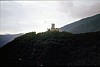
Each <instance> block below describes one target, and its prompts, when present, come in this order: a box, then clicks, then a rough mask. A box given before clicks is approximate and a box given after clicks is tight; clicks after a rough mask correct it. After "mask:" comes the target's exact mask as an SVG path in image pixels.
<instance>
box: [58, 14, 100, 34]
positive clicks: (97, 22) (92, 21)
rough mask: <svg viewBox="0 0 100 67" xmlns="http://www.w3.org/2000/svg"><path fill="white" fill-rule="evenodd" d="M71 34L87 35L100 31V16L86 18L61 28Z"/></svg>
mask: <svg viewBox="0 0 100 67" xmlns="http://www.w3.org/2000/svg"><path fill="white" fill-rule="evenodd" d="M60 30H61V31H68V32H71V33H86V32H96V31H100V14H97V15H95V16H92V17H88V18H84V19H81V20H79V21H76V22H74V23H71V24H68V25H65V26H63V27H61V28H60Z"/></svg>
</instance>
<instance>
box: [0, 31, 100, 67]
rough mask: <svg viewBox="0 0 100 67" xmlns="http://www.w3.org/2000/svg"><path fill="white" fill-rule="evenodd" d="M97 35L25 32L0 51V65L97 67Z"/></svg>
mask: <svg viewBox="0 0 100 67" xmlns="http://www.w3.org/2000/svg"><path fill="white" fill-rule="evenodd" d="M99 62H100V32H91V33H84V34H72V33H69V32H57V31H55V32H49V31H48V32H43V33H38V34H36V33H35V32H30V33H26V34H25V35H22V36H20V37H17V38H15V39H14V40H13V41H12V42H9V43H8V44H6V45H5V46H4V47H2V48H0V63H1V64H0V65H1V66H6V65H7V66H42V65H43V66H98V65H100V64H99Z"/></svg>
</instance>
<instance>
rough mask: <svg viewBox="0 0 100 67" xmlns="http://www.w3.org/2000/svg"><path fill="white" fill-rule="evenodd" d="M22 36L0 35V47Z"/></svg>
mask: <svg viewBox="0 0 100 67" xmlns="http://www.w3.org/2000/svg"><path fill="white" fill-rule="evenodd" d="M21 35H23V34H22V33H21V34H7V35H0V47H2V46H4V45H5V44H7V43H8V42H10V41H12V40H13V39H14V38H16V37H18V36H21Z"/></svg>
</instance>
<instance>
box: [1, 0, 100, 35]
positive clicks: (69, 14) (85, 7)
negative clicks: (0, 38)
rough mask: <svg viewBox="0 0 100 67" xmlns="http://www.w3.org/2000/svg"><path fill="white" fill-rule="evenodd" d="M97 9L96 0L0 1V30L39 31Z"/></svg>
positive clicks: (60, 25) (92, 13)
mask: <svg viewBox="0 0 100 67" xmlns="http://www.w3.org/2000/svg"><path fill="white" fill-rule="evenodd" d="M99 13H100V1H99V0H88V1H87V0H84V1H83V0H67V1H61V0H60V1H11V0H10V1H0V34H5V33H26V32H31V31H36V32H43V31H46V30H47V28H50V27H51V23H55V24H56V27H57V28H60V27H62V26H64V25H67V24H69V23H72V22H75V21H77V20H80V19H82V18H85V17H89V16H93V15H96V14H99Z"/></svg>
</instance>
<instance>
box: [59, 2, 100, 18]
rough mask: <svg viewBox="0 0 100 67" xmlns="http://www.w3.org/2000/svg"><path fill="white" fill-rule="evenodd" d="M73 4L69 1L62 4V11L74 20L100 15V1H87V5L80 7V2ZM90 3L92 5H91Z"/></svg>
mask: <svg viewBox="0 0 100 67" xmlns="http://www.w3.org/2000/svg"><path fill="white" fill-rule="evenodd" d="M71 2H72V3H71ZM71 2H70V4H69V3H68V2H67V1H66V2H61V4H60V6H62V7H63V8H61V11H62V12H65V13H66V15H68V16H70V17H72V18H84V17H88V16H92V15H94V14H98V13H100V1H86V2H85V3H83V4H80V5H78V2H79V1H71ZM87 2H88V3H87ZM89 3H90V4H91V5H89ZM65 5H66V6H65Z"/></svg>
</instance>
